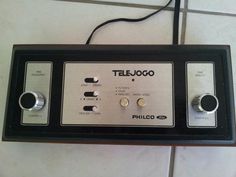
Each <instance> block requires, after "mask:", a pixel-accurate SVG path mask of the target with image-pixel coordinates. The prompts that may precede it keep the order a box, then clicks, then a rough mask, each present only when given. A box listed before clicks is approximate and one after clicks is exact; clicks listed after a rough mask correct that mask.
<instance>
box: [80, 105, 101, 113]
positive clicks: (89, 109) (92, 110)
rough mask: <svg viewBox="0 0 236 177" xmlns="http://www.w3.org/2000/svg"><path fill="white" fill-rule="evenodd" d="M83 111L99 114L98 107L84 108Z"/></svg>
mask: <svg viewBox="0 0 236 177" xmlns="http://www.w3.org/2000/svg"><path fill="white" fill-rule="evenodd" d="M83 110H84V111H91V112H97V111H98V107H97V106H84V107H83Z"/></svg>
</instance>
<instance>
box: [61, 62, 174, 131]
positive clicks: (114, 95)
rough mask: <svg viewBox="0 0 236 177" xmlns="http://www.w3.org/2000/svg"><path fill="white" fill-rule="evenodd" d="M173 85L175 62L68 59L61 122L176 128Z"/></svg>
mask: <svg viewBox="0 0 236 177" xmlns="http://www.w3.org/2000/svg"><path fill="white" fill-rule="evenodd" d="M88 78H89V79H90V78H96V79H94V80H95V81H96V80H97V79H98V81H97V82H95V83H86V79H88ZM90 80H91V79H90ZM173 86H174V84H173V64H172V63H171V62H159V63H128V62H127V63H125V62H122V63H108V62H107V63H106V62H104V63H101V62H99V63H80V62H72V63H71V62H70V63H69V62H66V63H64V80H63V96H62V117H61V124H62V125H96V126H99V125H100V126H102V125H107V126H118V125H122V126H158V127H173V126H174V94H173V93H174V88H173ZM85 92H95V93H96V94H95V96H93V97H85V96H84V93H85ZM97 94H98V95H97ZM84 106H90V107H92V109H91V110H90V111H88V110H87V111H85V110H84ZM94 108H95V109H94Z"/></svg>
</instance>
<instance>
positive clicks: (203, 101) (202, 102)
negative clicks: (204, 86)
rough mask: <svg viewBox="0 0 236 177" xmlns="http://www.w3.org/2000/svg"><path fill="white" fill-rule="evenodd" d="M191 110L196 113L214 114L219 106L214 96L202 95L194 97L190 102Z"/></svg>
mask: <svg viewBox="0 0 236 177" xmlns="http://www.w3.org/2000/svg"><path fill="white" fill-rule="evenodd" d="M192 106H193V109H194V110H195V111H197V112H204V113H208V114H210V113H214V112H215V111H216V110H217V109H218V106H219V102H218V99H217V97H216V96H214V95H211V94H208V93H207V94H203V95H200V96H196V97H195V98H194V99H193V101H192Z"/></svg>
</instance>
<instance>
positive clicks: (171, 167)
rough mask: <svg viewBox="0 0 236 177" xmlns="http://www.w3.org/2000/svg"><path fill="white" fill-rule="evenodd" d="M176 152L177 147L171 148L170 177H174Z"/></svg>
mask: <svg viewBox="0 0 236 177" xmlns="http://www.w3.org/2000/svg"><path fill="white" fill-rule="evenodd" d="M175 151H176V149H175V146H171V149H170V162H169V169H168V172H169V173H168V177H173V176H174V164H175Z"/></svg>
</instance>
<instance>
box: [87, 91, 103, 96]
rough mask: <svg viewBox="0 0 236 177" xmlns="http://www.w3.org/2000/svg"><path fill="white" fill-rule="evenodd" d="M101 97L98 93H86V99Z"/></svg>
mask: <svg viewBox="0 0 236 177" xmlns="http://www.w3.org/2000/svg"><path fill="white" fill-rule="evenodd" d="M98 95H99V93H98V91H93V92H84V96H85V97H97V96H98Z"/></svg>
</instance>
